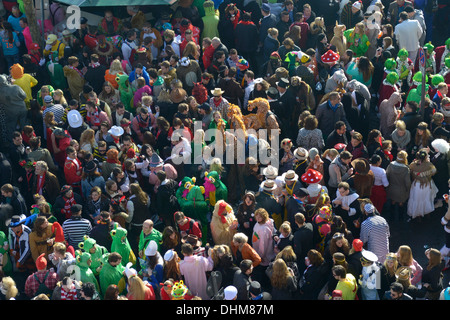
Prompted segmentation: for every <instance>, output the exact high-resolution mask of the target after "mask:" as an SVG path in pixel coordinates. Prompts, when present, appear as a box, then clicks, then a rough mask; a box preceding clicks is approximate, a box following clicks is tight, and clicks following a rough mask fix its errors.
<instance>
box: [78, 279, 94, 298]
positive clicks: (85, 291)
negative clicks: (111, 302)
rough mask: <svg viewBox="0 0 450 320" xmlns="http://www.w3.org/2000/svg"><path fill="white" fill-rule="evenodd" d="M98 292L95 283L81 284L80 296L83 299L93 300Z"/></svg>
mask: <svg viewBox="0 0 450 320" xmlns="http://www.w3.org/2000/svg"><path fill="white" fill-rule="evenodd" d="M96 292H97V291H96V289H95V285H94V284H93V283H92V282H83V283H82V284H81V289H80V296H81V298H82V299H83V300H92V299H93V298H94V296H95V294H96Z"/></svg>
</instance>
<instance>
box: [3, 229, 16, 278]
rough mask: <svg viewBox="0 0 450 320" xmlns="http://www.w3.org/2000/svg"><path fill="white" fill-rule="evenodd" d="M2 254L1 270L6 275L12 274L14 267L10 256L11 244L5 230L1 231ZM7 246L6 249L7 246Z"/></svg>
mask: <svg viewBox="0 0 450 320" xmlns="http://www.w3.org/2000/svg"><path fill="white" fill-rule="evenodd" d="M0 246H1V247H0V254H2V257H3V258H2V261H1V263H2V268H1V270H2V271H3V272H4V274H5V275H6V276H10V275H11V274H12V271H13V268H12V263H11V259H10V258H9V245H8V238H7V237H6V235H5V233H4V232H3V231H0ZM5 246H6V250H5V248H4V247H5Z"/></svg>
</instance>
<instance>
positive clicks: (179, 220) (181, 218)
mask: <svg viewBox="0 0 450 320" xmlns="http://www.w3.org/2000/svg"><path fill="white" fill-rule="evenodd" d="M173 218H174V220H175V223H176V224H177V225H179V226H183V225H184V224H185V223H187V221H188V219H187V218H186V216H185V215H184V213H183V212H181V211H177V212H175V213H174V215H173Z"/></svg>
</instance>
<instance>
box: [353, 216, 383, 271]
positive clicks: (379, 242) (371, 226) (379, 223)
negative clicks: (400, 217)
mask: <svg viewBox="0 0 450 320" xmlns="http://www.w3.org/2000/svg"><path fill="white" fill-rule="evenodd" d="M389 236H390V232H389V225H388V223H387V222H386V219H384V218H383V217H382V216H380V215H375V216H370V217H368V218H367V219H366V220H364V221H363V223H361V232H360V239H361V241H362V242H363V243H364V244H365V245H367V250H369V251H372V252H373V253H375V254H376V256H377V257H378V261H379V262H380V263H383V262H384V260H385V259H386V255H387V254H388V253H389Z"/></svg>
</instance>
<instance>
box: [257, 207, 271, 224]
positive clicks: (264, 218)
mask: <svg viewBox="0 0 450 320" xmlns="http://www.w3.org/2000/svg"><path fill="white" fill-rule="evenodd" d="M257 214H258V215H260V216H261V218H262V220H261V224H263V223H266V222H267V220H269V213H268V212H267V211H266V209H264V208H259V209H257V210H256V211H255V216H256V215H257Z"/></svg>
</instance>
